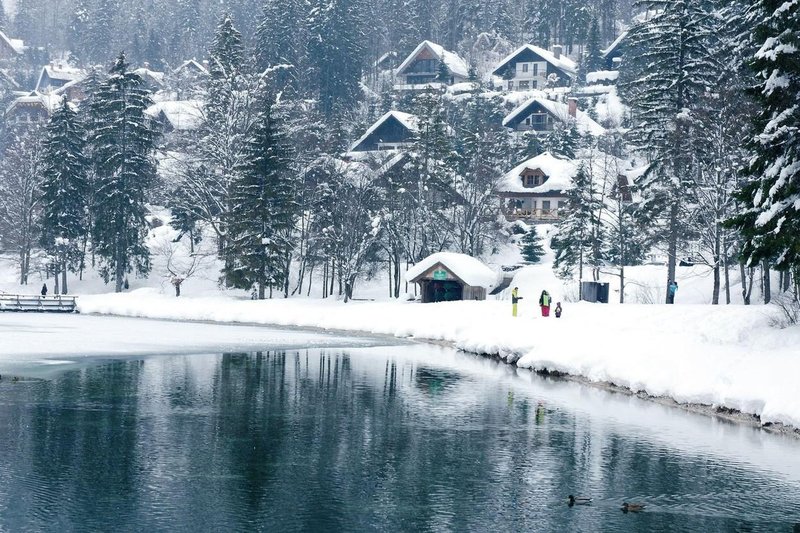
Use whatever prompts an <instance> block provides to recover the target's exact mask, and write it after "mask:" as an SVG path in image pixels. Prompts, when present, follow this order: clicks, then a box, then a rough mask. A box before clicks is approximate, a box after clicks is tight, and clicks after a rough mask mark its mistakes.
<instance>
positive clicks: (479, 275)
mask: <svg viewBox="0 0 800 533" xmlns="http://www.w3.org/2000/svg"><path fill="white" fill-rule="evenodd" d="M438 264H441V265H442V266H443V267H445V268H446V269H447V270H449V271H450V272H452V273H453V274H455V275H456V276H458V277H459V278H460V279H461V281H463V282H464V283H466V284H467V285H469V286H471V287H492V286H493V285H494V284H495V283H496V282H497V274H495V272H494V271H493V270H492V269H491V268H489V267H487V266H486V265H484V264H483V263H482V262H481V261H479V260H478V259H475V258H474V257H472V256H470V255H466V254H457V253H454V252H439V253H435V254H432V255H429V256H428V257H426V258H425V259H423V260H422V261H420V262H419V263H417V264H416V265H414V266H412V267H411V268H409V269H408V270H407V271H406V276H405V277H406V281H409V282H412V283H414V282H415V281H416V280H417V279H418V278H419V277H420V276H422V275H423V274H425V272H427V271H428V270H430V268H431V267H434V266H436V265H438Z"/></svg>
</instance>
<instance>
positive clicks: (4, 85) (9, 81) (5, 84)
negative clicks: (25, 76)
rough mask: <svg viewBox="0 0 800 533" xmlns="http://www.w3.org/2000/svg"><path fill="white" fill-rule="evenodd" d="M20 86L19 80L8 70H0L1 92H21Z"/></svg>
mask: <svg viewBox="0 0 800 533" xmlns="http://www.w3.org/2000/svg"><path fill="white" fill-rule="evenodd" d="M19 89H20V86H19V83H17V80H15V79H14V77H13V76H11V74H9V73H8V71H6V70H2V69H0V92H3V91H5V92H12V91H19Z"/></svg>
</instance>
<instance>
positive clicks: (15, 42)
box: [0, 31, 27, 55]
mask: <svg viewBox="0 0 800 533" xmlns="http://www.w3.org/2000/svg"><path fill="white" fill-rule="evenodd" d="M0 40H1V41H4V42H5V43H6V44H7V45H8V46H9V47H10V48H11V49H13V50H14V52H15V53H16V54H17V55H22V54H24V53H25V48H27V47H26V46H25V42H24V41H22V39H12V38H10V37H9V36H8V35H6V34H5V33H3V32H2V31H0Z"/></svg>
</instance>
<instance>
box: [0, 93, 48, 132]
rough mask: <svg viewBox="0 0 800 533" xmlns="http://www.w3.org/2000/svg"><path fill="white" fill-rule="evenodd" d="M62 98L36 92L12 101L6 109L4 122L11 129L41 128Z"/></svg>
mask: <svg viewBox="0 0 800 533" xmlns="http://www.w3.org/2000/svg"><path fill="white" fill-rule="evenodd" d="M61 100H62V97H61V96H59V95H57V94H42V93H39V92H36V91H33V92H31V93H30V94H27V95H25V96H20V97H18V98H16V99H14V101H13V102H11V103H10V104H9V105H8V107H7V108H6V113H5V120H6V124H8V125H9V126H10V127H12V128H31V127H36V126H42V125H44V124H46V123H47V121H48V120H50V115H52V114H53V111H54V110H55V109H56V107H57V106H58V105H60V104H61Z"/></svg>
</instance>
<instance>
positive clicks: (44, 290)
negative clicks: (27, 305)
mask: <svg viewBox="0 0 800 533" xmlns="http://www.w3.org/2000/svg"><path fill="white" fill-rule="evenodd" d="M41 292H42V296H47V283H42V291H41Z"/></svg>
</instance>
